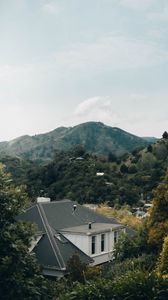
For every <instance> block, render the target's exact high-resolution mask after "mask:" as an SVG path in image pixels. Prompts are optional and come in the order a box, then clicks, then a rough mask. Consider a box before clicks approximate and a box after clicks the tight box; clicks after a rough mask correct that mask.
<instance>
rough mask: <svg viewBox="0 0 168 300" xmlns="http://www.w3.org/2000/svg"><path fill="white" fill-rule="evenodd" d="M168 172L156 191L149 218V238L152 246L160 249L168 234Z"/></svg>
mask: <svg viewBox="0 0 168 300" xmlns="http://www.w3.org/2000/svg"><path fill="white" fill-rule="evenodd" d="M167 216H168V170H167V172H166V175H165V178H164V179H163V181H162V182H161V183H160V184H159V185H158V187H157V188H156V190H155V191H154V199H153V206H152V209H151V211H150V217H149V223H148V224H149V238H148V241H149V243H150V244H151V245H153V246H155V247H156V248H157V249H160V248H161V246H162V242H163V239H164V237H165V236H166V235H167V234H168V219H167Z"/></svg>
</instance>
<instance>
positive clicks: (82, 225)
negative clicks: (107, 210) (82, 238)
mask: <svg viewBox="0 0 168 300" xmlns="http://www.w3.org/2000/svg"><path fill="white" fill-rule="evenodd" d="M18 218H19V219H21V220H25V221H30V222H33V223H36V224H37V226H38V231H39V233H40V234H42V238H41V239H40V240H39V242H38V243H37V245H36V246H35V247H34V249H33V252H35V254H36V256H37V258H38V260H39V262H40V263H41V265H42V266H43V268H44V269H45V268H47V269H49V268H51V269H55V270H61V272H64V273H65V272H66V266H67V262H68V260H69V259H70V257H71V256H72V255H73V254H78V255H79V258H80V260H81V262H83V263H86V264H89V263H90V262H93V260H92V259H91V258H90V257H89V256H88V255H86V254H85V253H84V252H82V251H81V250H80V249H79V248H78V247H76V246H75V245H74V244H73V243H72V242H70V241H69V240H68V239H66V238H65V237H64V236H63V235H62V234H61V232H62V233H63V231H65V230H67V231H68V230H78V231H80V232H87V230H86V227H88V223H90V222H91V223H92V232H97V231H100V230H109V229H113V228H118V227H121V226H123V225H120V224H117V221H116V220H115V219H113V218H111V219H109V218H107V217H104V216H102V215H99V214H97V213H95V212H93V211H92V210H90V209H88V208H86V207H84V206H81V205H80V204H78V203H77V202H73V201H70V200H62V201H53V202H50V203H37V204H35V205H34V206H32V207H31V208H29V209H27V210H26V211H25V212H24V213H22V214H21V215H19V217H18ZM74 228H75V229H74ZM85 230H86V231H85Z"/></svg>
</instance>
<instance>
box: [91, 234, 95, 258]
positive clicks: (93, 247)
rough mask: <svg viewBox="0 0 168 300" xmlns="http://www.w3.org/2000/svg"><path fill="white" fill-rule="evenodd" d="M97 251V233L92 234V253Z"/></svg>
mask: <svg viewBox="0 0 168 300" xmlns="http://www.w3.org/2000/svg"><path fill="white" fill-rule="evenodd" d="M95 253H96V237H95V235H93V236H92V244H91V254H95Z"/></svg>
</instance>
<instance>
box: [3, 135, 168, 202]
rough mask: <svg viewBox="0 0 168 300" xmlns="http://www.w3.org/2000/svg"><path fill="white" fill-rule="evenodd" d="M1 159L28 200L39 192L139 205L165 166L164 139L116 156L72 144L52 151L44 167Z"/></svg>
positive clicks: (167, 146) (54, 196) (167, 142)
mask: <svg viewBox="0 0 168 300" xmlns="http://www.w3.org/2000/svg"><path fill="white" fill-rule="evenodd" d="M1 161H2V162H3V163H4V164H6V168H7V171H9V172H11V173H12V174H13V178H14V181H15V182H16V183H24V184H26V185H27V188H28V193H29V196H30V197H31V198H32V199H35V197H37V196H40V195H41V196H42V195H43V196H49V197H51V199H53V200H57V199H62V198H70V199H72V200H76V201H78V202H80V203H102V202H108V204H110V205H111V206H114V205H118V206H121V205H123V204H124V203H126V204H129V205H131V206H133V205H135V204H138V205H141V204H142V201H144V200H150V199H152V197H153V192H152V190H153V188H155V187H156V186H157V185H158V184H159V182H160V180H161V178H162V176H164V174H165V171H166V169H167V167H168V139H167V138H162V139H160V140H159V141H157V142H156V143H155V144H152V145H149V146H148V147H147V148H145V149H143V150H140V151H138V150H134V151H133V152H132V154H125V155H123V156H122V157H120V158H118V157H116V156H115V155H113V154H109V155H108V157H104V156H97V155H93V154H89V153H88V152H86V151H85V150H84V148H83V147H82V146H76V147H75V148H73V149H72V150H71V151H66V152H63V151H56V152H55V157H54V159H53V160H52V161H51V162H50V163H48V164H47V165H45V166H40V165H36V164H35V163H32V162H31V161H24V160H21V159H18V158H17V159H14V160H12V158H9V157H7V158H6V157H4V158H3V159H1Z"/></svg>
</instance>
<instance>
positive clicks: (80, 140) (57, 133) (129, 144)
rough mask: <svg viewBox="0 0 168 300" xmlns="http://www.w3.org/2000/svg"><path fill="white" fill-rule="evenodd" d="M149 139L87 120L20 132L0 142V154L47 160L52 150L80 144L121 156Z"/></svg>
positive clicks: (99, 151) (95, 151)
mask: <svg viewBox="0 0 168 300" xmlns="http://www.w3.org/2000/svg"><path fill="white" fill-rule="evenodd" d="M149 143H150V142H149V140H148V141H147V140H145V139H143V138H140V137H137V136H135V135H132V134H130V133H128V132H126V131H123V130H121V129H119V128H115V127H110V126H106V125H104V124H103V123H100V122H87V123H83V124H80V125H77V126H74V127H68V128H66V127H60V128H57V129H55V130H53V131H51V132H48V133H45V134H39V135H35V136H29V135H25V136H21V137H19V138H16V139H14V140H12V141H9V142H1V143H0V155H1V156H3V155H9V156H13V157H14V156H16V157H21V158H25V159H30V160H38V161H41V162H47V161H50V160H51V159H52V158H53V157H54V152H55V150H63V151H67V150H69V149H71V148H72V147H74V146H75V145H82V146H83V147H84V148H85V149H86V151H87V152H89V153H94V154H98V155H100V154H101V155H108V154H109V153H113V154H115V155H117V156H120V155H122V154H124V153H126V152H131V151H133V150H134V149H135V148H137V147H145V146H146V145H148V144H149Z"/></svg>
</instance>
